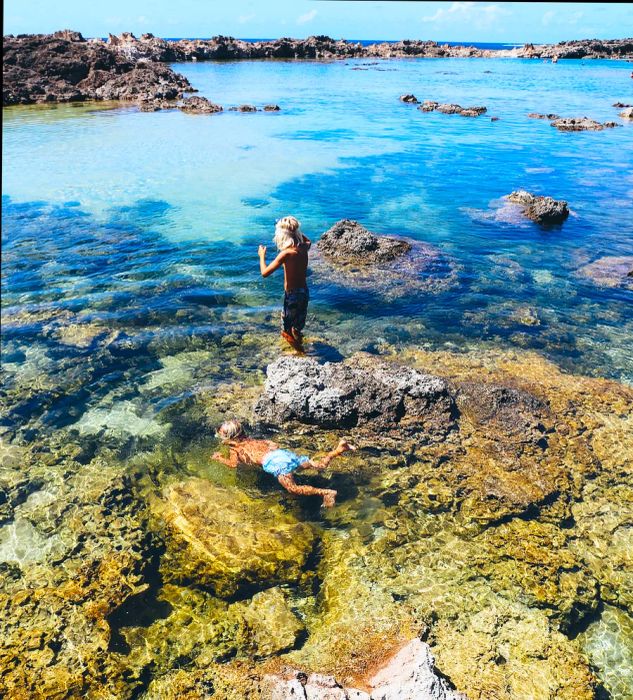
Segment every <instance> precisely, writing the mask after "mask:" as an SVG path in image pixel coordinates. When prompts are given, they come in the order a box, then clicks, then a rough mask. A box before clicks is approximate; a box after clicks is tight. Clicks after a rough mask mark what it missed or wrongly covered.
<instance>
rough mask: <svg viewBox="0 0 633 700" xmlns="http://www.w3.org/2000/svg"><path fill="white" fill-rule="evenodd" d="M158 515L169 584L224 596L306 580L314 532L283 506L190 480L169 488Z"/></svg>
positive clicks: (158, 503)
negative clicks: (201, 588)
mask: <svg viewBox="0 0 633 700" xmlns="http://www.w3.org/2000/svg"><path fill="white" fill-rule="evenodd" d="M154 512H155V514H156V515H157V516H158V517H159V518H160V519H161V520H162V521H164V528H165V537H166V544H167V550H166V552H165V555H164V557H163V560H162V571H163V576H164V578H165V580H166V581H170V582H175V583H192V584H193V585H196V586H201V587H205V588H208V589H210V590H211V591H213V592H214V593H215V594H216V595H218V596H220V597H223V598H224V597H231V596H234V595H235V594H237V593H238V592H242V593H243V592H244V591H253V590H258V589H259V590H261V589H263V588H268V587H270V586H273V585H275V584H277V583H284V582H292V583H296V582H298V581H300V580H301V579H302V578H303V577H304V568H305V566H306V562H307V560H308V557H309V556H310V553H311V551H312V547H313V543H314V533H313V531H312V529H311V528H310V526H308V525H306V524H305V523H302V522H299V521H298V520H296V519H295V518H294V517H293V516H292V515H290V514H289V513H287V512H286V511H285V510H284V509H283V508H282V507H281V506H279V505H277V504H274V505H273V504H271V503H270V502H268V501H266V500H263V499H261V500H260V499H254V498H251V497H250V496H248V495H247V494H246V493H244V492H243V491H235V490H234V489H226V488H223V487H221V486H216V485H215V484H213V483H211V482H210V481H207V480H205V479H189V480H187V481H183V482H180V483H177V484H174V485H173V486H170V487H168V488H167V489H166V490H165V492H164V499H161V500H156V501H155V502H154Z"/></svg>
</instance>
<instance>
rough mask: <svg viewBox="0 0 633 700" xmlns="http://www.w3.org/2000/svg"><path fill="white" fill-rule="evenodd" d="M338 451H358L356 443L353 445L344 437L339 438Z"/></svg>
mask: <svg viewBox="0 0 633 700" xmlns="http://www.w3.org/2000/svg"><path fill="white" fill-rule="evenodd" d="M336 449H337V451H338V452H340V453H341V454H342V453H343V452H355V451H356V445H352V443H351V442H347V440H345V439H344V438H341V439H340V440H339V443H338V446H337V448H336Z"/></svg>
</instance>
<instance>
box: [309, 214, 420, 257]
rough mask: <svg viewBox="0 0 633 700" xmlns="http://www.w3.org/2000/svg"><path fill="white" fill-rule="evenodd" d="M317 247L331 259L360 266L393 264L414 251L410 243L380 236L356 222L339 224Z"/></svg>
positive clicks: (331, 229) (341, 221)
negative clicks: (397, 259) (380, 263)
mask: <svg viewBox="0 0 633 700" xmlns="http://www.w3.org/2000/svg"><path fill="white" fill-rule="evenodd" d="M317 247H318V248H319V250H320V251H321V252H322V253H323V254H324V255H325V256H326V257H327V258H328V259H330V260H333V261H335V262H339V263H354V264H360V265H369V264H372V263H378V262H391V261H392V260H395V259H396V258H398V257H400V256H402V255H404V254H405V253H408V252H409V251H410V250H411V244H410V243H409V242H408V241H406V240H402V239H399V238H391V237H389V236H378V235H376V234H375V233H372V232H371V231H368V230H367V229H366V228H365V227H364V226H362V225H361V224H359V223H358V221H353V220H352V219H341V220H340V221H337V222H336V223H335V224H334V226H332V227H331V228H330V229H328V230H327V231H326V232H325V233H324V234H323V235H322V236H321V238H320V239H319V241H318V243H317Z"/></svg>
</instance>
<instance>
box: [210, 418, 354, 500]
mask: <svg viewBox="0 0 633 700" xmlns="http://www.w3.org/2000/svg"><path fill="white" fill-rule="evenodd" d="M218 435H219V436H220V439H221V440H222V443H223V444H224V445H228V447H229V457H228V459H227V458H226V457H222V455H221V454H220V453H219V452H216V453H215V454H214V455H213V459H217V460H218V461H219V462H222V463H223V464H226V465H227V467H231V468H232V469H235V468H236V467H237V465H238V463H240V462H242V463H243V464H256V465H261V466H262V467H263V469H264V471H265V472H268V474H272V475H273V476H274V477H276V479H277V481H278V482H279V483H280V484H281V485H282V486H283V487H284V488H285V489H286V491H288V492H289V493H296V494H299V495H301V496H323V506H324V507H325V508H331V507H332V506H333V505H334V501H335V500H336V491H335V490H334V489H318V488H315V487H314V486H301V485H300V484H297V483H296V481H295V479H294V476H293V472H295V471H296V470H297V469H309V468H312V469H317V470H319V471H321V470H323V469H326V468H327V466H328V465H329V464H330V462H331V461H332V460H333V459H334V458H335V457H338V456H339V455H342V454H343V453H344V452H347V451H348V450H355V449H356V448H355V447H354V446H353V445H350V444H349V442H347V440H340V441H339V443H338V446H337V447H336V448H335V449H334V450H332V451H331V452H328V453H327V455H325V457H323V459H320V460H314V459H310V458H309V457H305V456H299V455H297V454H295V453H294V452H291V451H290V450H280V449H279V447H278V445H277V444H276V443H274V442H272V441H270V440H255V439H253V438H249V437H247V436H246V434H245V433H244V429H243V428H242V425H241V423H239V421H236V420H229V421H226V422H225V423H222V425H221V426H220V428H219V429H218Z"/></svg>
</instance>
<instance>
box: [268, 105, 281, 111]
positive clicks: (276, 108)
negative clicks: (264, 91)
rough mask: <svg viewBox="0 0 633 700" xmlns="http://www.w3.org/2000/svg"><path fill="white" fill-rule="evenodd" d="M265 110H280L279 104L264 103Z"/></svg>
mask: <svg viewBox="0 0 633 700" xmlns="http://www.w3.org/2000/svg"><path fill="white" fill-rule="evenodd" d="M264 112H279V105H264Z"/></svg>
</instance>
